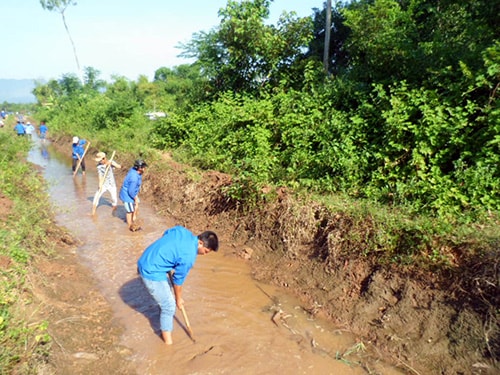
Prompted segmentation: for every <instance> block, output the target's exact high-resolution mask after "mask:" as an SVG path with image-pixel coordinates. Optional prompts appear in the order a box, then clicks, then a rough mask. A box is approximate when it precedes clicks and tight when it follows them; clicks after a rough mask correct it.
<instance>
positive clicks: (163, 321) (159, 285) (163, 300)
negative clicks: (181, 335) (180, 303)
mask: <svg viewBox="0 0 500 375" xmlns="http://www.w3.org/2000/svg"><path fill="white" fill-rule="evenodd" d="M141 279H142V282H143V283H144V286H145V287H146V289H147V290H148V292H149V294H151V296H152V297H153V299H154V300H155V301H156V303H158V306H160V329H161V330H162V331H168V332H172V330H173V328H174V315H175V308H176V304H175V297H174V295H173V293H172V291H171V290H170V281H169V280H163V281H153V280H148V279H146V278H144V277H141Z"/></svg>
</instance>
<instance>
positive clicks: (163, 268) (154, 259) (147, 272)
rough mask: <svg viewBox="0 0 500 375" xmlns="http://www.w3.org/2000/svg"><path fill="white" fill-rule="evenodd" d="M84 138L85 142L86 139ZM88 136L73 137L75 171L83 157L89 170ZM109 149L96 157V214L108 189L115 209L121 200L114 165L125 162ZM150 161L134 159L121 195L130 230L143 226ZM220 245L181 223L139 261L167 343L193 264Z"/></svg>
mask: <svg viewBox="0 0 500 375" xmlns="http://www.w3.org/2000/svg"><path fill="white" fill-rule="evenodd" d="M82 141H83V143H82ZM85 144H86V141H85V140H81V139H79V138H78V137H74V138H73V154H75V153H76V155H74V156H73V172H75V169H76V163H77V162H76V163H75V157H76V160H77V161H78V160H80V165H81V166H82V173H85V164H84V156H85V151H84V150H83V145H85ZM113 159H114V153H113V155H112V156H111V158H110V159H108V158H107V156H106V153H104V152H102V151H99V152H98V153H96V154H95V157H94V160H95V162H96V163H97V174H98V178H99V187H98V190H97V191H96V193H95V195H94V199H93V203H92V215H95V213H96V209H97V206H98V205H99V200H100V198H101V196H102V195H103V194H104V192H106V191H107V192H109V194H110V195H111V205H112V212H114V211H115V210H116V207H117V204H118V194H117V188H116V181H115V177H114V174H113V169H115V168H117V169H120V168H122V166H121V165H120V164H119V163H117V162H116V161H114V160H113ZM147 166H148V165H147V164H146V162H145V161H144V160H142V159H138V160H136V161H135V162H134V165H133V167H132V168H131V169H130V170H129V171H128V173H127V175H126V176H125V179H124V180H123V183H122V186H121V188H120V193H119V198H120V200H121V201H122V202H123V205H124V207H125V211H126V221H127V225H128V229H129V230H130V231H133V232H135V231H137V230H139V229H141V228H140V227H139V226H137V225H136V224H135V222H136V220H137V209H138V205H139V202H140V200H139V196H138V194H139V190H140V188H141V184H142V176H143V174H144V171H145V169H146V167H147ZM218 249H219V240H218V237H217V234H216V233H215V232H213V231H204V232H202V233H201V234H199V235H195V234H193V233H192V232H191V231H190V230H188V229H187V228H185V227H183V226H180V225H177V226H174V227H172V228H169V229H167V230H165V232H164V233H163V235H162V236H161V237H160V238H159V239H157V240H156V241H154V242H153V243H152V244H150V245H149V246H148V247H147V248H146V249H145V250H144V252H143V253H142V255H141V256H140V258H139V260H138V261H137V272H138V274H139V276H140V278H141V280H142V282H143V284H144V286H145V288H146V290H147V291H148V292H149V294H150V295H151V297H152V298H153V299H154V300H155V302H156V303H157V304H158V306H159V308H160V331H161V332H160V335H161V338H162V339H163V341H164V342H165V344H166V345H171V344H172V343H173V340H172V331H173V322H174V315H175V310H176V307H177V308H179V309H180V310H183V309H184V299H183V294H182V285H183V284H184V281H185V279H186V276H187V275H188V273H189V271H190V270H191V268H192V267H193V265H194V263H195V260H196V257H197V256H198V255H205V254H208V253H210V252H212V251H217V250H218Z"/></svg>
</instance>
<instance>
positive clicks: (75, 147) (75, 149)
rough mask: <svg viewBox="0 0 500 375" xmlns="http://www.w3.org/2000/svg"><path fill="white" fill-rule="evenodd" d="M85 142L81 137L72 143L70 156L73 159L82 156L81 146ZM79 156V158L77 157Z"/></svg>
mask: <svg viewBox="0 0 500 375" xmlns="http://www.w3.org/2000/svg"><path fill="white" fill-rule="evenodd" d="M85 143H87V141H86V140H85V139H81V140H80V141H79V142H78V143H73V153H72V154H71V156H72V157H73V159H76V160H78V159H81V158H83V154H84V153H85V149H84V148H83V145H84V144H85ZM78 156H80V158H78Z"/></svg>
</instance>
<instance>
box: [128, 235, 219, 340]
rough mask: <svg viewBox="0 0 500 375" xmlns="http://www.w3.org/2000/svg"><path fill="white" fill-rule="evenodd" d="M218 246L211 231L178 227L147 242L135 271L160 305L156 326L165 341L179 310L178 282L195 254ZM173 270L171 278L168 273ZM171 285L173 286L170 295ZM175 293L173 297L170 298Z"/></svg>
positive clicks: (203, 253) (186, 271) (180, 300)
mask: <svg viewBox="0 0 500 375" xmlns="http://www.w3.org/2000/svg"><path fill="white" fill-rule="evenodd" d="M218 249H219V240H218V238H217V235H216V234H215V233H214V232H212V231H206V232H203V233H201V234H200V235H198V236H195V235H194V234H193V233H191V232H190V231H189V230H188V229H186V228H184V227H182V226H175V227H173V228H170V229H167V230H166V231H165V232H164V233H163V236H162V237H161V238H159V239H158V240H156V241H155V242H153V243H152V244H151V245H149V246H148V247H147V248H146V250H144V253H143V254H142V255H141V257H140V258H139V260H138V262H137V271H138V272H139V275H140V276H141V279H142V281H143V283H144V285H145V286H146V289H147V290H148V291H149V293H150V294H151V296H152V297H153V299H154V300H155V301H156V302H157V303H158V305H159V306H160V329H161V336H162V338H163V341H165V344H167V345H172V330H173V322H174V315H175V307H176V306H177V307H178V308H179V309H181V310H182V309H183V307H184V299H183V298H182V284H183V283H184V280H185V279H186V276H187V274H188V273H189V270H190V269H191V268H192V267H193V265H194V262H195V260H196V256H197V255H205V254H208V253H209V252H211V251H217V250H218ZM171 271H173V275H172V279H170V278H169V277H168V275H167V274H168V273H169V272H171ZM171 284H173V285H172V287H173V289H174V294H172V292H171V290H170V287H171ZM174 296H175V299H174Z"/></svg>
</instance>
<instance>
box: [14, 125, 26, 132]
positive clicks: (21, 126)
mask: <svg viewBox="0 0 500 375" xmlns="http://www.w3.org/2000/svg"><path fill="white" fill-rule="evenodd" d="M14 129H15V131H16V132H17V134H24V133H26V129H24V126H23V124H21V123H20V122H18V123H17V124H16V126H15V127H14Z"/></svg>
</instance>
